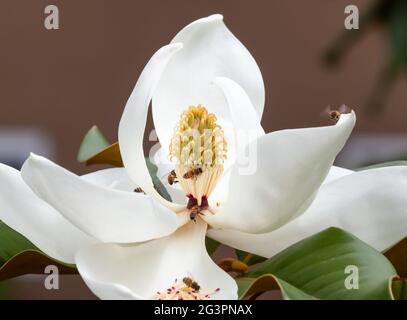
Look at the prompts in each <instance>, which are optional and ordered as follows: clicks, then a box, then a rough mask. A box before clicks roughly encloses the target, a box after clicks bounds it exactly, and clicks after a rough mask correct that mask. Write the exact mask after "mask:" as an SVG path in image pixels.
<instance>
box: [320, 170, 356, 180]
mask: <svg viewBox="0 0 407 320" xmlns="http://www.w3.org/2000/svg"><path fill="white" fill-rule="evenodd" d="M352 173H354V171H353V170H349V169H345V168H341V167H336V166H332V167H331V169H330V170H329V172H328V175H327V176H326V178H325V180H324V182H323V183H329V182H332V181H335V180H336V179H339V178H342V177H344V176H347V175H349V174H352Z"/></svg>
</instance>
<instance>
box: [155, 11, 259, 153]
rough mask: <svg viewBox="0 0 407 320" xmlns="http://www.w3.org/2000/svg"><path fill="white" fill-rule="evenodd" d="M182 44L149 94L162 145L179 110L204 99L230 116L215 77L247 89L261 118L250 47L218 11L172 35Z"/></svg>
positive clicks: (221, 116)
mask: <svg viewBox="0 0 407 320" xmlns="http://www.w3.org/2000/svg"><path fill="white" fill-rule="evenodd" d="M176 42H180V43H182V44H183V45H184V48H183V49H182V51H180V52H179V53H177V54H176V55H175V56H174V58H173V59H171V61H170V62H169V64H168V66H167V69H166V70H165V72H164V74H163V76H162V79H161V80H160V83H159V86H158V87H157V90H156V92H155V93H154V96H153V119H154V124H155V128H156V130H157V134H158V137H159V139H160V142H161V145H162V146H165V147H167V146H169V143H170V138H171V135H172V132H173V129H174V127H175V125H176V122H177V120H178V119H179V117H180V115H181V113H182V112H183V111H184V110H185V109H186V108H187V107H188V106H190V105H197V104H202V105H204V106H206V107H207V109H208V111H209V112H213V113H215V115H216V116H217V117H218V119H223V120H224V121H226V122H228V121H229V122H230V114H229V110H228V109H229V108H228V106H227V103H226V100H225V98H224V96H223V93H222V91H221V90H219V88H217V87H216V86H215V85H214V84H213V80H214V79H215V78H217V77H227V78H230V79H232V80H233V81H235V82H237V83H238V84H239V85H240V86H241V87H242V88H243V89H244V91H246V92H247V94H248V96H249V97H250V100H251V101H252V103H253V105H254V108H255V110H256V113H257V115H258V117H259V119H260V118H261V116H262V113H263V108H264V84H263V78H262V76H261V73H260V70H259V67H258V66H257V64H256V61H255V60H254V59H253V57H252V56H251V54H250V53H249V51H248V50H247V49H246V48H245V47H244V46H243V44H242V43H241V42H240V41H239V40H238V39H237V38H236V37H235V36H234V35H233V34H232V33H231V32H230V31H229V30H228V28H227V27H226V26H225V24H224V23H223V17H222V16H221V15H219V14H217V15H212V16H209V17H206V18H202V19H199V20H197V21H194V22H192V23H191V24H189V25H188V26H186V27H185V28H184V29H182V30H181V31H180V32H179V33H178V34H177V35H176V36H175V38H174V39H173V40H172V43H176Z"/></svg>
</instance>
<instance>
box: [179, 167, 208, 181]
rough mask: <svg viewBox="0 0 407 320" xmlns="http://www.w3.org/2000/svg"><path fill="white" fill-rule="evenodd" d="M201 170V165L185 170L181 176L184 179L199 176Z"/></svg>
mask: <svg viewBox="0 0 407 320" xmlns="http://www.w3.org/2000/svg"><path fill="white" fill-rule="evenodd" d="M202 172H203V170H202V168H201V167H198V168H193V169H191V170H189V171H187V172H185V173H184V175H183V178H184V179H192V178H195V177H197V176H199V175H200V174H201V173H202Z"/></svg>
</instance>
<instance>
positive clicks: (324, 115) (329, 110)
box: [319, 105, 332, 118]
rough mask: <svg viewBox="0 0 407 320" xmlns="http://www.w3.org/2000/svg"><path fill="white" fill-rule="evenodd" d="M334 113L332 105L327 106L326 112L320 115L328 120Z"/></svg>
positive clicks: (323, 111)
mask: <svg viewBox="0 0 407 320" xmlns="http://www.w3.org/2000/svg"><path fill="white" fill-rule="evenodd" d="M331 112H332V108H331V105H327V106H326V107H325V109H324V110H322V111H321V113H320V114H319V115H320V116H321V117H323V118H327V117H328V116H329V114H330V113H331Z"/></svg>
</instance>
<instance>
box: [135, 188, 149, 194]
mask: <svg viewBox="0 0 407 320" xmlns="http://www.w3.org/2000/svg"><path fill="white" fill-rule="evenodd" d="M134 192H136V193H144V194H146V193H145V192H144V190H143V189H142V188H140V187H137V188H136V189H134Z"/></svg>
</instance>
